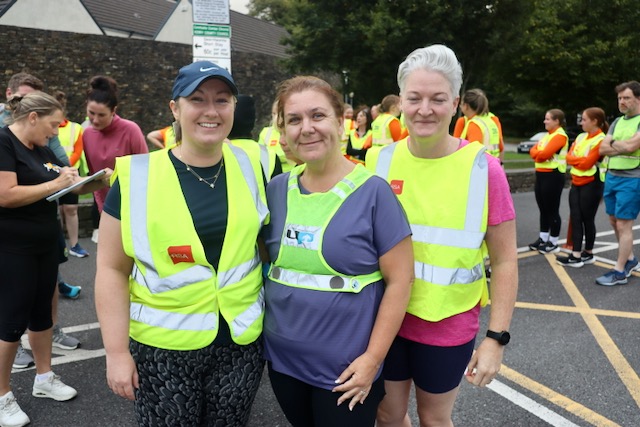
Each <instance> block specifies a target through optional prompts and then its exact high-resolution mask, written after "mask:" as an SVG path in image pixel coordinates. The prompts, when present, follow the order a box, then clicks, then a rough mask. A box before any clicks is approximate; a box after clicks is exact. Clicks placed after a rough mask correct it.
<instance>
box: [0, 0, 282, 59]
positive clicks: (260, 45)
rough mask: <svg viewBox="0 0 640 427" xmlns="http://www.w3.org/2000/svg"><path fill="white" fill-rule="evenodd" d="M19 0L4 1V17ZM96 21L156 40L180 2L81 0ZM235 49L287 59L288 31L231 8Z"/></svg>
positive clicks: (1, 10) (0, 0) (0, 8)
mask: <svg viewBox="0 0 640 427" xmlns="http://www.w3.org/2000/svg"><path fill="white" fill-rule="evenodd" d="M16 1H17V0H0V16H2V15H3V14H4V13H5V12H6V11H7V10H8V9H9V8H10V7H11V6H13V4H14V3H15V2H16ZM80 2H81V3H82V4H83V5H84V7H85V8H86V10H87V12H88V13H89V14H90V15H91V17H92V18H93V20H94V21H95V22H96V24H97V25H98V26H99V27H100V28H101V29H102V30H103V31H105V30H113V31H120V32H122V33H125V34H129V36H139V37H142V38H148V39H153V38H155V36H156V35H157V34H158V32H159V31H160V29H161V28H162V27H163V25H164V24H165V23H166V22H167V20H168V19H169V17H170V16H171V14H172V13H173V12H174V11H175V10H176V8H177V6H178V4H179V2H176V1H175V0H80ZM229 20H230V24H231V50H232V51H236V52H249V53H252V52H253V53H263V54H266V55H270V56H275V57H277V58H286V57H288V56H289V55H288V54H287V53H286V47H285V46H283V45H282V44H281V41H282V40H283V39H284V38H285V37H286V36H287V35H288V33H287V31H286V30H285V29H284V28H282V27H279V26H277V25H275V24H272V23H270V22H266V21H263V20H260V19H258V18H254V17H252V16H248V15H243V14H242V13H239V12H236V11H234V10H231V11H229Z"/></svg>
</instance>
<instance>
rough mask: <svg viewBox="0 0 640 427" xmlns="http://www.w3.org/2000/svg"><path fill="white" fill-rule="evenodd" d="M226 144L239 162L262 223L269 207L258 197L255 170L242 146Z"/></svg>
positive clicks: (258, 191)
mask: <svg viewBox="0 0 640 427" xmlns="http://www.w3.org/2000/svg"><path fill="white" fill-rule="evenodd" d="M226 146H227V147H229V149H230V150H231V151H232V152H233V154H234V155H235V157H236V160H238V163H239V164H240V170H241V171H242V175H244V179H245V181H246V182H247V185H248V186H249V190H251V194H252V195H253V201H254V205H255V206H256V209H258V216H259V217H260V223H261V224H264V219H265V218H266V217H267V215H268V214H269V209H268V208H267V205H266V204H265V203H264V202H263V201H262V198H261V197H260V190H259V188H260V187H259V184H258V179H257V177H256V174H255V172H254V171H253V166H252V165H251V160H250V159H249V155H248V154H247V153H246V152H245V151H244V150H243V149H242V148H239V147H236V146H234V145H231V144H226Z"/></svg>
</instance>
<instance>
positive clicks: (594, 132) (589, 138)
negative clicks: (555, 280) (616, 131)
mask: <svg viewBox="0 0 640 427" xmlns="http://www.w3.org/2000/svg"><path fill="white" fill-rule="evenodd" d="M580 124H581V126H582V130H583V131H584V133H581V134H580V135H578V137H577V138H576V140H575V142H574V143H573V145H571V148H570V149H569V152H568V153H567V164H569V165H571V189H570V190H569V216H570V219H571V239H572V241H573V247H572V248H571V250H572V252H571V254H569V256H562V257H560V256H558V257H556V262H557V263H558V264H560V265H564V266H566V267H582V266H583V265H585V264H593V263H594V262H596V260H595V259H594V258H593V244H594V242H595V240H596V222H595V218H596V213H597V212H598V206H599V205H600V200H601V199H602V191H603V189H604V187H603V185H602V181H601V180H600V173H599V171H598V166H597V163H598V160H599V159H600V143H601V142H602V140H603V139H604V137H605V134H606V133H607V130H609V123H607V119H606V116H605V113H604V110H602V108H597V107H591V108H587V109H586V110H584V111H583V112H582V117H581V123H580ZM583 237H584V238H585V244H584V251H582V238H583Z"/></svg>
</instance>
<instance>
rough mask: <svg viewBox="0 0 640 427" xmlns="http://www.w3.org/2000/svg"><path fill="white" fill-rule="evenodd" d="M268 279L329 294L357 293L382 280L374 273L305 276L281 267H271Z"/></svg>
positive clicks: (378, 274) (380, 276)
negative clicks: (328, 292)
mask: <svg viewBox="0 0 640 427" xmlns="http://www.w3.org/2000/svg"><path fill="white" fill-rule="evenodd" d="M269 278H270V279H272V280H274V281H276V282H281V283H286V284H288V285H289V286H294V287H299V288H306V289H315V290H319V291H330V292H353V293H358V292H360V291H361V290H362V289H364V287H365V286H367V285H369V284H371V283H374V282H377V281H380V280H382V273H381V272H380V271H376V272H374V273H371V274H365V275H361V276H338V275H331V274H306V273H302V272H300V271H293V270H288V269H286V268H282V267H276V266H273V267H272V268H271V271H270V273H269Z"/></svg>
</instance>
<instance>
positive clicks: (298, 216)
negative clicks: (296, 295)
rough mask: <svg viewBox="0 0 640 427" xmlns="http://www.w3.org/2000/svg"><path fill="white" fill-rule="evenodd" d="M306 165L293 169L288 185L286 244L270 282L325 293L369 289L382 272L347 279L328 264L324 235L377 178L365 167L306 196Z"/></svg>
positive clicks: (284, 237) (272, 271) (271, 274)
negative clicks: (338, 214)
mask: <svg viewBox="0 0 640 427" xmlns="http://www.w3.org/2000/svg"><path fill="white" fill-rule="evenodd" d="M305 166H306V165H304V164H303V165H299V166H296V167H295V168H293V170H292V171H291V173H290V175H289V180H288V183H287V185H288V186H287V217H286V219H285V224H284V229H283V235H282V242H281V244H280V251H279V253H278V256H277V258H276V260H275V261H274V262H273V264H272V266H271V270H270V271H269V279H271V280H272V281H274V282H277V283H280V284H283V285H286V286H292V287H297V288H305V289H312V290H316V291H325V292H352V293H359V292H360V291H361V290H362V289H364V287H365V286H367V285H369V284H371V283H374V282H377V281H379V280H382V273H381V272H380V271H379V270H376V271H374V272H371V273H369V274H363V275H356V276H346V275H343V274H341V273H339V272H337V271H335V270H334V269H333V268H331V267H330V266H329V264H327V261H326V260H325V258H324V256H323V255H322V242H323V238H324V232H325V230H326V228H327V225H328V224H329V221H330V220H331V218H333V216H334V215H335V213H336V212H337V211H338V209H339V208H340V206H341V205H342V203H343V202H344V201H345V200H346V199H347V198H348V197H349V195H351V194H352V193H353V192H354V191H356V190H357V189H358V188H359V187H360V186H361V185H362V184H364V183H365V182H366V181H367V180H368V179H369V178H371V177H372V176H373V174H372V173H371V172H369V171H368V170H366V169H365V168H364V166H362V165H356V167H355V168H354V170H353V171H351V172H350V173H349V174H348V175H347V176H345V177H344V178H343V179H342V180H341V181H340V182H338V183H337V184H336V185H335V186H334V187H333V188H332V189H331V190H329V191H327V192H325V193H312V194H302V193H301V192H300V187H299V186H298V177H299V175H300V174H301V173H302V171H303V170H304V169H305Z"/></svg>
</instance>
